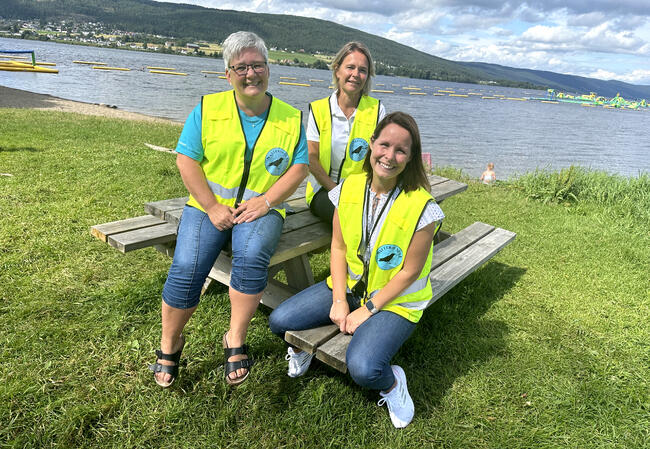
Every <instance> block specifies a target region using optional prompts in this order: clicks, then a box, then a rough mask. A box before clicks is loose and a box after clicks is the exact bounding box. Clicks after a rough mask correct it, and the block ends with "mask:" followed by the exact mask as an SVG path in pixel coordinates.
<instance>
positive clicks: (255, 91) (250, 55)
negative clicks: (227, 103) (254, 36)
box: [226, 48, 269, 99]
mask: <svg viewBox="0 0 650 449" xmlns="http://www.w3.org/2000/svg"><path fill="white" fill-rule="evenodd" d="M260 63H262V64H264V65H265V68H264V71H263V72H262V73H257V72H255V71H254V70H253V67H252V65H254V64H260ZM242 64H247V65H249V67H247V68H246V74H245V75H238V74H237V73H235V71H234V70H233V69H230V68H229V69H228V70H227V71H226V79H227V80H228V82H229V83H230V84H231V85H232V87H233V89H235V93H236V95H237V96H238V97H240V98H241V99H254V98H259V97H260V96H263V95H264V94H265V92H266V90H267V89H268V87H269V66H268V64H266V60H265V59H264V56H263V55H262V54H261V53H260V52H259V51H257V50H256V49H254V48H245V49H244V50H242V52H241V53H239V54H238V55H236V56H235V57H234V58H232V59H231V60H230V65H231V66H232V67H237V66H238V65H242Z"/></svg>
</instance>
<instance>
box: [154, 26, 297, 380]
mask: <svg viewBox="0 0 650 449" xmlns="http://www.w3.org/2000/svg"><path fill="white" fill-rule="evenodd" d="M223 53H224V60H225V62H226V79H227V80H228V82H229V83H230V84H231V86H232V90H227V91H224V92H219V93H215V94H209V95H204V96H203V98H202V99H201V102H200V103H199V105H198V106H196V108H194V110H193V111H192V112H191V113H190V115H189V117H188V119H187V121H186V122H185V126H184V128H183V131H182V133H181V136H180V138H179V140H178V145H177V146H176V151H177V152H178V156H177V158H176V165H177V166H178V169H179V172H180V175H181V178H182V179H183V182H184V184H185V187H186V188H187V190H188V192H189V194H190V197H189V201H188V202H187V204H186V205H185V208H184V209H183V215H182V217H181V220H180V223H179V225H178V236H177V239H176V249H175V251H174V259H173V262H172V265H171V268H170V269H169V275H168V277H167V281H166V282H165V286H164V287H163V291H162V337H161V341H160V350H158V351H156V356H157V360H156V363H154V364H153V365H151V366H150V367H149V368H150V369H151V370H152V371H153V372H154V378H155V381H156V383H157V384H158V385H160V386H161V387H163V388H166V387H169V386H170V385H171V384H172V383H173V382H174V380H175V379H176V378H177V376H178V366H179V361H180V357H181V352H182V350H183V346H184V345H185V337H184V336H183V333H182V332H183V329H184V327H185V325H186V324H187V322H188V321H189V319H190V317H191V316H192V314H193V313H194V311H195V310H196V307H197V306H198V303H199V299H200V296H201V288H202V287H203V284H204V282H205V279H206V277H207V276H208V273H209V272H210V269H211V268H212V266H213V265H214V262H215V260H216V259H217V256H219V253H220V252H221V249H222V248H223V247H224V245H226V244H227V243H229V242H230V243H231V247H232V269H231V272H230V289H229V292H228V293H229V297H230V312H231V313H230V326H229V329H228V330H227V331H226V332H225V333H224V334H223V338H222V339H221V343H222V344H223V348H224V367H225V380H226V382H227V383H228V384H230V385H238V384H240V383H242V382H243V381H244V380H245V379H246V378H247V377H248V375H249V373H250V369H251V367H252V366H253V360H252V359H251V358H249V357H248V346H247V345H246V344H245V341H246V335H247V332H248V326H249V325H250V322H251V318H252V317H253V314H254V313H255V310H256V309H257V306H258V304H259V301H260V299H261V297H262V293H263V291H264V289H265V288H266V285H267V276H268V266H269V261H270V259H271V256H272V255H273V253H274V252H275V248H276V246H277V243H278V240H279V239H280V235H281V233H282V225H283V222H284V217H285V209H284V200H285V199H286V198H287V197H289V195H291V194H292V193H293V192H294V191H295V190H296V188H297V187H298V185H299V184H300V182H301V181H302V180H303V179H304V178H305V176H307V172H308V170H307V164H308V156H307V141H306V139H305V132H304V129H303V127H302V113H301V112H300V111H299V110H298V109H296V108H294V107H293V106H290V105H288V104H287V103H284V102H283V101H280V100H278V99H277V98H274V97H273V96H272V95H271V94H270V93H268V92H267V88H268V85H269V65H268V52H267V50H266V45H265V44H264V41H263V40H262V39H260V38H259V37H258V36H257V35H256V34H254V33H250V32H245V31H239V32H237V33H233V34H231V35H230V36H228V38H227V39H226V40H225V41H224V51H223ZM267 123H270V125H269V126H265V125H266V124H267ZM277 123H282V126H273V125H274V124H277Z"/></svg>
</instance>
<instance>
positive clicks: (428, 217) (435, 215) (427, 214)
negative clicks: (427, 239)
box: [415, 201, 445, 231]
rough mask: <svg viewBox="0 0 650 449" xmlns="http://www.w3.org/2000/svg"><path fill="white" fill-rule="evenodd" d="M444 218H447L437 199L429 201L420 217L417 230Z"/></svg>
mask: <svg viewBox="0 0 650 449" xmlns="http://www.w3.org/2000/svg"><path fill="white" fill-rule="evenodd" d="M443 218H445V214H444V212H443V211H442V209H440V206H438V204H437V203H436V202H435V201H429V202H428V203H427V205H426V206H425V208H424V212H422V216H421V217H420V221H418V225H417V227H416V228H415V230H416V231H419V230H420V229H422V228H423V227H425V226H427V225H430V224H431V223H433V222H434V221H442V219H443Z"/></svg>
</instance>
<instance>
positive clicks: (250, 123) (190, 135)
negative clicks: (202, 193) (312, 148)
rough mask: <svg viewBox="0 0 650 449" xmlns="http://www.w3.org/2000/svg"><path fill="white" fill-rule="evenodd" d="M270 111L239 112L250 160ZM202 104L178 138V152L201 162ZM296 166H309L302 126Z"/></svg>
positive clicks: (191, 115) (194, 110) (294, 158)
mask: <svg viewBox="0 0 650 449" xmlns="http://www.w3.org/2000/svg"><path fill="white" fill-rule="evenodd" d="M267 114H268V111H267V112H266V113H264V114H263V115H258V116H254V117H249V116H247V115H246V114H245V113H244V112H242V111H239V117H240V119H241V123H242V127H243V129H244V136H245V137H246V143H247V148H246V159H247V160H248V159H249V158H250V153H251V152H252V151H253V150H252V148H253V145H255V141H256V140H257V138H258V137H259V135H260V133H261V132H262V128H263V125H264V122H266V116H267ZM201 115H202V114H201V103H199V104H198V105H197V106H196V107H195V108H194V109H193V110H192V112H190V115H189V116H188V117H187V120H186V121H185V125H184V126H183V131H182V132H181V136H180V137H179V138H178V144H177V145H176V151H177V152H178V153H180V154H184V155H185V156H188V157H191V158H192V159H194V160H195V161H198V162H201V161H202V160H203V142H202V141H201V120H202V117H201ZM294 164H307V165H309V155H308V153H307V138H306V137H305V129H304V127H303V125H302V124H301V125H300V139H299V140H298V146H296V149H295V150H294V152H293V160H292V161H291V165H294Z"/></svg>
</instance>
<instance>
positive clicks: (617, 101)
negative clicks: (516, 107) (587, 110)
mask: <svg viewBox="0 0 650 449" xmlns="http://www.w3.org/2000/svg"><path fill="white" fill-rule="evenodd" d="M526 99H527V100H538V101H541V102H543V103H577V104H581V105H583V106H602V107H605V108H626V109H639V108H647V107H648V103H647V101H646V100H645V99H643V100H640V101H636V100H635V101H629V100H626V99H625V98H623V97H621V96H620V94H618V93H617V94H616V96H615V97H613V98H605V97H601V96H598V95H596V93H595V92H590V93H589V95H570V94H566V93H564V92H555V89H548V90H547V91H546V97H527V98H526Z"/></svg>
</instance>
